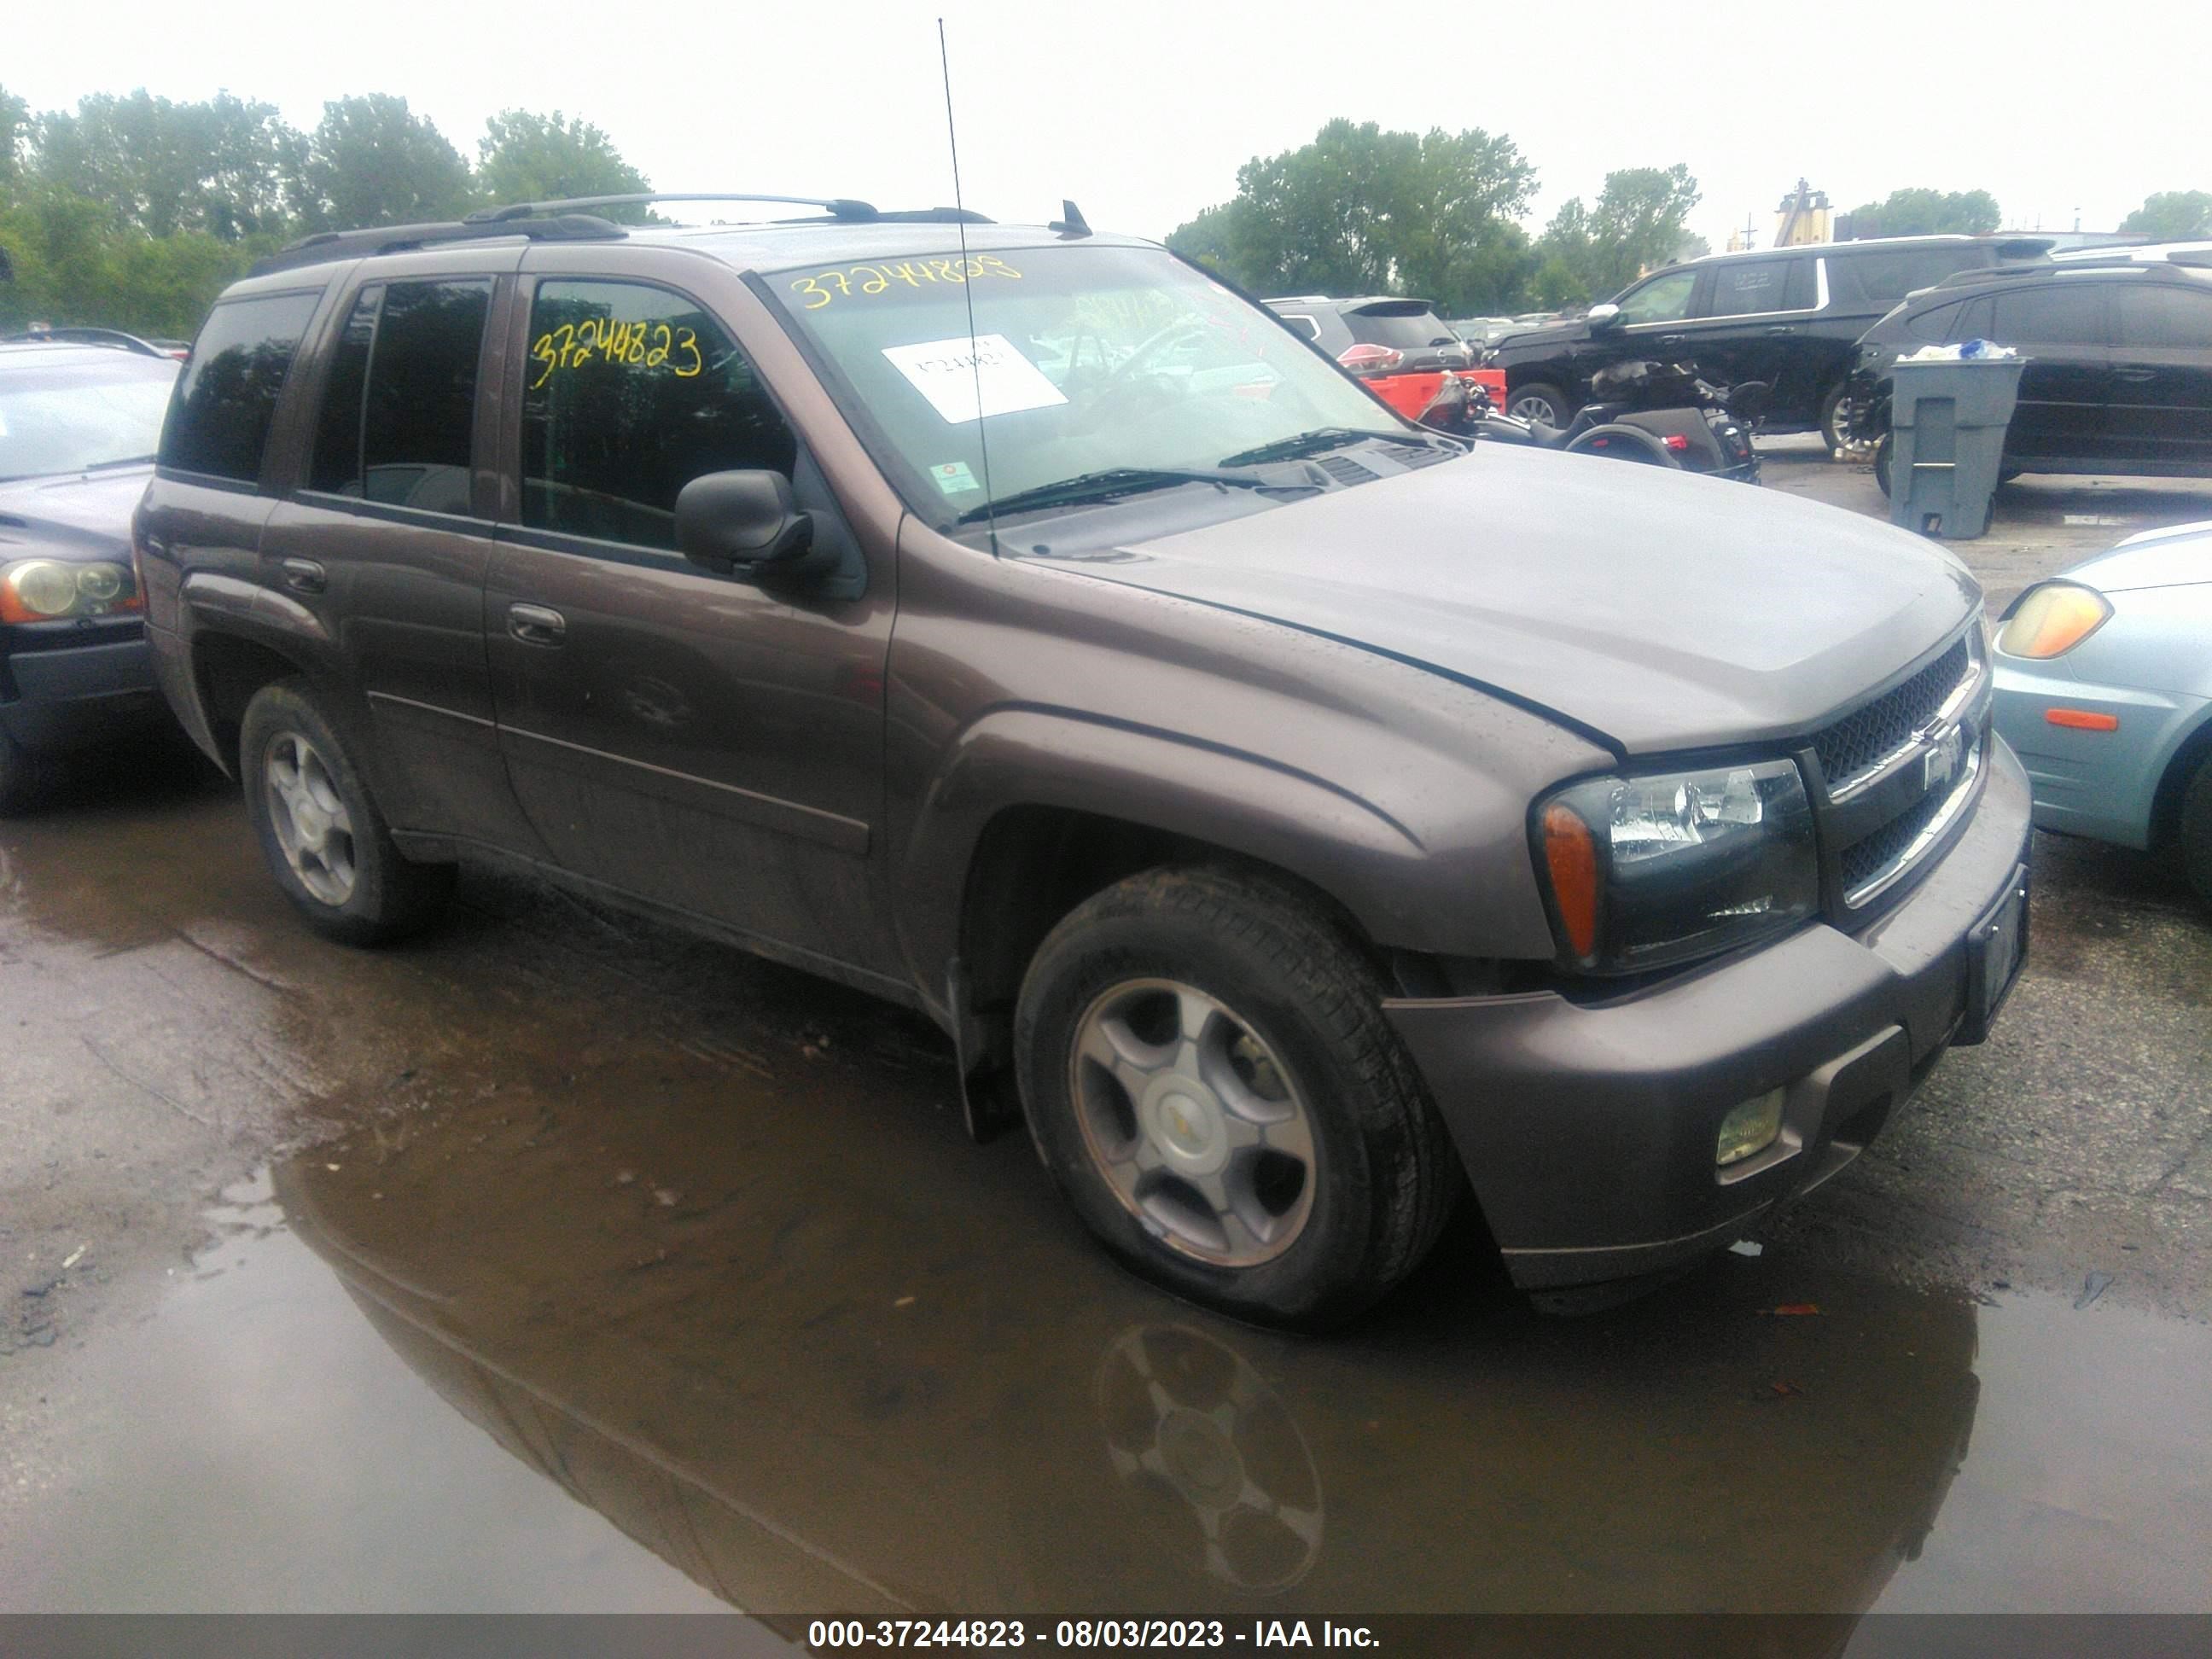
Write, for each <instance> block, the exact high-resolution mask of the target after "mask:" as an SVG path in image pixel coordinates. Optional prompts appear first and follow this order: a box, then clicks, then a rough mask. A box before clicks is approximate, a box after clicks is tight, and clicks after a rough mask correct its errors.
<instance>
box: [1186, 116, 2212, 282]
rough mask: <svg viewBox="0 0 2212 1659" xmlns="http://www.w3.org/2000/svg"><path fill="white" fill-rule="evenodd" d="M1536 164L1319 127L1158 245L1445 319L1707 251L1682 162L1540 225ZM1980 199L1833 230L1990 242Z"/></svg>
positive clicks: (2170, 231)
mask: <svg viewBox="0 0 2212 1659" xmlns="http://www.w3.org/2000/svg"><path fill="white" fill-rule="evenodd" d="M1535 191H1536V169H1535V167H1534V165H1533V164H1532V163H1531V162H1530V161H1528V158H1527V157H1525V156H1523V155H1522V154H1521V152H1520V150H1519V149H1518V148H1517V147H1516V145H1515V144H1514V143H1513V141H1512V140H1511V139H1510V138H1509V137H1505V136H1504V135H1503V134H1492V133H1489V132H1486V131H1483V130H1482V129H1481V128H1480V127H1474V128H1470V129H1468V131H1464V132H1457V133H1451V132H1445V131H1443V130H1442V129H1440V128H1439V129H1432V130H1431V131H1428V132H1426V133H1412V132H1390V131H1384V130H1383V128H1382V127H1381V126H1379V125H1377V124H1376V123H1375V122H1372V121H1370V122H1367V123H1365V124H1364V125H1355V124H1353V123H1352V122H1351V121H1347V120H1335V121H1331V122H1329V123H1328V125H1326V126H1324V127H1322V130H1321V131H1320V132H1319V133H1318V134H1316V136H1315V137H1314V140H1313V142H1312V143H1308V144H1304V145H1301V146H1300V147H1299V148H1297V149H1290V150H1285V151H1283V152H1282V153H1281V154H1280V155H1268V156H1255V157H1253V158H1252V160H1250V161H1247V162H1246V163H1245V164H1244V165H1243V167H1240V168H1239V169H1238V170H1237V193H1236V195H1235V196H1234V197H1231V199H1230V200H1228V201H1226V202H1225V203H1222V204H1219V205H1218V206H1215V207H1210V208H1207V209H1206V210H1205V211H1204V212H1202V213H1200V214H1199V215H1198V216H1197V217H1195V218H1194V219H1192V220H1190V221H1189V222H1188V223H1185V224H1182V225H1179V226H1177V227H1176V229H1175V230H1174V231H1173V232H1171V233H1170V234H1169V237H1168V246H1170V247H1172V248H1174V249H1176V251H1177V252H1180V253H1182V254H1184V255H1186V256H1188V257H1189V258H1194V259H1197V260H1199V261H1200V263H1202V264H1206V265H1209V266H1211V267H1212V268H1213V269H1215V270H1219V271H1220V272H1222V273H1223V274H1224V275H1225V276H1230V277H1231V278H1233V279H1235V280H1236V281H1237V282H1239V283H1243V285H1244V286H1245V287H1247V288H1249V289H1252V290H1253V291H1255V292H1256V293H1261V294H1304V293H1321V294H1335V295H1352V294H1407V295H1419V296H1420V297H1422V298H1424V299H1426V300H1429V301H1433V302H1434V303H1435V304H1436V305H1437V306H1438V307H1440V308H1441V309H1442V310H1443V312H1444V313H1445V314H1446V315H1447V316H1452V317H1469V316H1492V315H1499V314H1504V315H1511V314H1514V313H1518V312H1522V311H1526V310H1528V309H1531V308H1533V307H1545V308H1547V309H1549V308H1553V307H1573V306H1580V305H1586V304H1589V303H1590V302H1591V301H1597V300H1602V299H1606V298H1607V297H1609V296H1610V295H1613V294H1616V293H1618V292H1619V291H1620V289H1623V288H1625V287H1626V286H1627V284H1628V283H1631V282H1632V281H1634V280H1635V279H1636V277H1637V276H1638V275H1640V274H1641V273H1643V272H1644V271H1646V270H1651V269H1653V268H1654V267H1655V266H1658V265H1662V264H1667V263H1668V262H1669V261H1670V260H1675V259H1689V258H1697V257H1699V255H1701V254H1705V253H1708V252H1711V248H1710V246H1708V245H1707V244H1706V242H1705V239H1704V238H1703V237H1700V236H1698V235H1695V234H1692V233H1691V232H1690V230H1689V229H1688V228H1687V227H1688V222H1689V216H1690V213H1691V210H1692V209H1694V208H1695V207H1696V206H1697V204H1698V203H1699V190H1698V181H1697V180H1696V179H1694V178H1692V176H1691V174H1690V170H1689V168H1688V167H1686V166H1685V165H1683V164H1682V163H1680V162H1675V163H1674V164H1673V165H1671V166H1668V167H1626V168H1623V169H1620V170H1619V171H1616V172H1613V173H1607V174H1606V176H1605V183H1604V185H1603V187H1602V188H1601V190H1600V191H1598V193H1597V195H1596V197H1595V198H1594V199H1592V200H1590V201H1588V202H1585V201H1584V200H1583V198H1582V197H1573V198H1571V199H1570V200H1569V201H1567V202H1565V203H1563V204H1561V205H1560V206H1559V209H1558V210H1557V211H1556V212H1554V213H1553V216H1552V217H1551V220H1550V222H1548V223H1547V224H1546V225H1545V226H1544V228H1542V230H1541V231H1539V232H1535V233H1534V234H1532V233H1531V232H1530V230H1529V228H1528V227H1527V225H1526V224H1524V223H1523V222H1522V216H1523V215H1524V214H1525V213H1526V211H1527V210H1528V204H1529V202H1530V201H1531V200H1532V199H1533V198H1534V195H1535ZM2001 223H2002V215H2001V213H2000V211H1999V209H1998V206H1997V201H1996V197H1994V196H1991V195H1990V193H1989V191H1985V190H1970V191H1936V190H1928V189H1921V188H1909V189H1904V190H1897V191H1891V192H1890V194H1889V195H1888V196H1887V197H1885V198H1883V199H1882V200H1881V201H1878V202H1869V203H1866V204H1863V205H1862V206H1860V207H1857V208H1855V209H1853V210H1851V211H1850V212H1849V213H1846V214H1844V215H1843V216H1840V217H1839V218H1838V220H1837V222H1836V225H1835V232H1836V234H1837V236H1838V239H1847V238H1857V239H1862V240H1863V239H1864V238H1867V237H1871V236H1919V235H1931V234H1947V233H1963V234H1968V235H1987V234H1989V233H1990V232H1991V231H1994V230H1996V228H1998V226H1999V225H2000V224H2001ZM2120 228H2121V229H2122V230H2124V231H2129V232H2132V233H2137V234H2144V235H2148V236H2151V237H2153V238H2154V239H2156V240H2184V239H2188V238H2192V237H2199V236H2208V237H2212V196H2208V195H2206V194H2205V193H2204V192H2203V191H2167V192H2165V193H2163V194H2160V195H2154V196H2152V197H2149V198H2148V200H2147V201H2146V202H2145V203H2144V204H2143V205H2142V208H2140V209H2139V210H2136V212H2134V213H2132V214H2130V215H2129V216H2128V217H2127V218H2126V219H2125V220H2124V221H2123V222H2122V223H2121V226H2120Z"/></svg>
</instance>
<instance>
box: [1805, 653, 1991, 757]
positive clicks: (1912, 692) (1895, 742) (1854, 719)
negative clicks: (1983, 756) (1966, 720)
mask: <svg viewBox="0 0 2212 1659" xmlns="http://www.w3.org/2000/svg"><path fill="white" fill-rule="evenodd" d="M1972 668H1973V659H1972V653H1971V652H1969V651H1968V649H1967V647H1966V640H1965V639H1964V638H1963V637H1961V638H1960V640H1959V641H1958V642H1957V643H1956V644H1954V646H1952V647H1951V648H1950V649H1949V650H1948V651H1946V652H1945V653H1943V654H1942V656H1940V657H1938V658H1936V660H1935V661H1934V662H1931V663H1929V665H1928V666H1927V667H1925V668H1923V669H1922V670H1921V671H1919V672H1918V673H1917V674H1915V675H1914V676H1913V677H1912V678H1911V679H1909V680H1907V681H1905V684H1902V685H1899V686H1897V687H1895V688H1893V690H1888V691H1885V692H1883V693H1882V695H1881V696H1879V697H1876V698H1875V700H1874V701H1873V702H1870V703H1869V704H1868V705H1867V706H1866V707H1865V708H1862V709H1859V710H1857V712H1856V713H1854V714H1846V715H1844V718H1843V719H1841V720H1838V721H1837V722H1836V723H1835V724H1834V725H1833V726H1830V727H1828V728H1827V729H1826V731H1824V732H1820V734H1819V735H1818V736H1816V737H1815V738H1814V739H1813V752H1814V754H1816V755H1818V756H1819V757H1820V775H1821V776H1822V777H1823V778H1824V779H1825V780H1826V782H1827V786H1828V793H1829V794H1830V795H1832V796H1837V795H1842V794H1844V793H1846V792H1847V791H1849V790H1850V787H1851V786H1852V785H1853V784H1854V783H1857V782H1858V781H1861V780H1862V779H1863V778H1865V777H1867V776H1868V775H1870V774H1872V773H1874V772H1876V771H1879V770H1880V769H1881V767H1882V765H1883V764H1884V763H1886V762H1887V761H1888V760H1889V759H1890V758H1891V757H1893V756H1895V755H1897V754H1898V753H1899V752H1900V751H1901V750H1905V749H1907V748H1910V747H1911V744H1912V742H1913V740H1914V738H1917V736H1918V735H1919V734H1920V732H1921V731H1922V730H1923V728H1924V727H1925V726H1927V725H1928V723H1929V721H1931V720H1934V719H1935V718H1936V715H1937V714H1939V713H1941V712H1942V708H1943V705H1944V704H1945V703H1946V702H1949V701H1950V699H1951V696H1952V694H1953V693H1954V692H1955V691H1956V690H1958V689H1959V686H1960V683H1961V682H1962V681H1964V680H1965V679H1966V676H1967V675H1968V674H1969V673H1971V672H1972Z"/></svg>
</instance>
